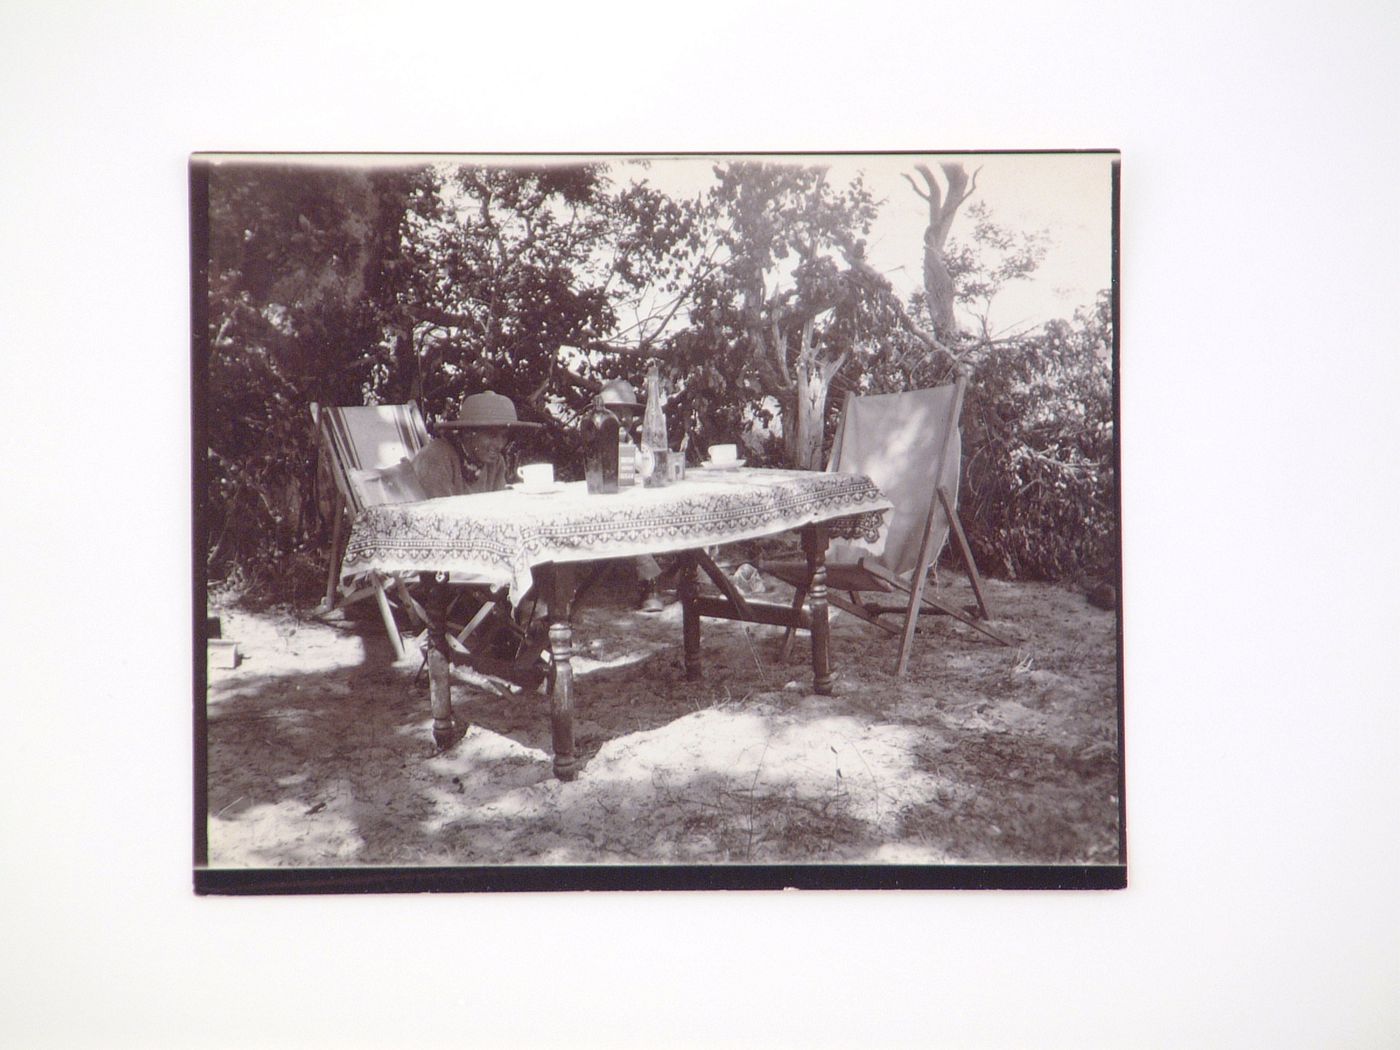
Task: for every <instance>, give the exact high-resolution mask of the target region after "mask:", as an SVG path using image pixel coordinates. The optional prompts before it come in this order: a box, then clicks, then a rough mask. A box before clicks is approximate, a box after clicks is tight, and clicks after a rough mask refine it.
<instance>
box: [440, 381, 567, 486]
mask: <svg viewBox="0 0 1400 1050" xmlns="http://www.w3.org/2000/svg"><path fill="white" fill-rule="evenodd" d="M539 426H540V424H538V423H522V422H521V421H520V420H519V419H518V418H516V415H515V405H514V404H512V403H511V400H510V398H508V397H505V396H503V395H501V394H497V393H495V392H494V391H491V390H486V391H483V392H482V393H480V394H472V395H471V396H469V397H465V398H463V399H462V404H461V407H460V408H459V409H458V411H457V418H456V419H444V420H443V421H442V422H440V423H438V425H437V429H438V436H437V437H435V438H433V439H432V440H431V441H429V442H428V443H427V445H425V446H424V447H423V449H422V451H420V452H419V453H418V455H416V456H414V457H413V472H414V473H415V474H417V475H418V480H419V481H420V482H421V483H422V485H423V491H425V492H426V493H427V494H428V496H429V498H435V497H438V496H463V495H467V494H468V493H474V492H498V491H500V490H501V489H503V488H505V487H506V482H507V480H508V475H507V473H506V461H505V458H504V457H503V456H502V455H501V450H502V449H504V448H505V447H506V442H507V441H509V440H510V437H511V432H512V431H516V432H519V431H522V430H532V429H537V428H538V427H539Z"/></svg>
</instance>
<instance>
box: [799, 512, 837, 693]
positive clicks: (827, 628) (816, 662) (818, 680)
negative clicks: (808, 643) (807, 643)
mask: <svg viewBox="0 0 1400 1050" xmlns="http://www.w3.org/2000/svg"><path fill="white" fill-rule="evenodd" d="M826 544H827V531H826V529H825V528H823V527H822V526H820V525H811V526H808V527H807V528H805V529H803V530H802V551H803V553H804V554H806V555H807V568H808V570H809V571H810V573H811V577H812V584H811V588H810V589H809V590H808V592H807V607H808V609H809V610H810V612H811V616H812V684H813V688H814V689H815V691H816V692H818V693H819V694H821V695H822V696H830V695H831V625H830V623H829V622H828V619H827V605H826Z"/></svg>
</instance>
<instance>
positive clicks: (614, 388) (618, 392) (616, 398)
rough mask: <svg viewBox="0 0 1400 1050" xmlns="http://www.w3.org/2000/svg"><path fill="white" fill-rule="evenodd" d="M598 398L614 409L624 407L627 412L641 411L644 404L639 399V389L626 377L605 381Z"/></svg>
mask: <svg viewBox="0 0 1400 1050" xmlns="http://www.w3.org/2000/svg"><path fill="white" fill-rule="evenodd" d="M598 400H599V401H601V402H602V403H603V404H605V405H607V406H608V408H610V409H613V410H614V411H616V410H617V409H623V410H624V411H627V412H640V411H641V410H642V404H641V402H640V401H638V400H637V391H636V390H634V389H633V388H632V384H631V383H629V382H627V380H625V379H610V380H608V381H607V382H606V383H604V384H603V389H602V390H601V391H599V393H598Z"/></svg>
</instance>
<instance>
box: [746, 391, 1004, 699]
mask: <svg viewBox="0 0 1400 1050" xmlns="http://www.w3.org/2000/svg"><path fill="white" fill-rule="evenodd" d="M966 390H967V375H966V374H965V373H964V372H962V371H959V373H958V376H957V379H956V381H955V386H954V391H953V399H952V404H951V406H950V408H949V410H948V421H947V426H946V427H945V430H944V438H943V448H942V449H941V450H940V454H939V456H938V457H937V459H936V461H935V462H934V464H933V474H932V477H933V478H934V479H937V478H938V477H939V475H940V473H941V471H942V467H943V463H944V461H945V460H946V458H947V456H948V455H949V453H950V451H951V446H952V441H953V437H954V435H955V434H956V433H957V428H958V426H959V423H960V420H961V418H962V406H963V398H964V394H965V393H966ZM851 396H852V395H847V407H848V406H849V403H850V400H849V399H850V397H851ZM843 412H844V409H843ZM842 425H843V426H844V425H845V420H844V419H843V420H842ZM934 491H935V494H936V497H937V499H936V501H930V504H929V510H928V515H927V517H926V518H925V520H924V525H923V533H922V538H921V540H920V544H919V554H918V561H917V562H916V565H915V568H914V571H913V573H912V574H911V575H910V577H909V579H908V580H905V579H903V578H902V577H901V576H900V575H898V574H897V573H894V572H892V571H891V570H890V569H888V568H886V567H885V566H884V565H882V564H880V563H879V562H877V561H874V560H873V559H871V558H861V559H860V561H859V562H857V563H855V564H851V565H840V564H830V563H828V564H827V565H826V573H827V580H826V582H827V587H828V591H827V601H828V602H830V603H831V604H832V605H834V606H835V607H836V608H838V609H841V610H843V611H845V612H848V613H850V614H852V615H853V616H858V617H860V618H861V619H862V620H865V621H866V622H867V623H872V624H874V625H875V626H876V627H879V628H880V629H881V630H883V631H886V632H887V633H889V634H892V635H896V636H898V637H899V638H900V643H899V656H898V659H897V661H896V664H895V675H896V676H903V675H904V674H905V672H906V671H907V669H908V666H909V655H910V651H911V649H912V648H913V642H914V634H915V632H916V631H917V630H918V620H919V614H920V613H921V612H927V613H942V614H946V615H948V616H952V617H954V618H956V619H958V620H961V621H962V622H963V623H965V624H967V625H968V626H970V627H972V628H974V629H975V630H977V631H980V632H981V633H982V634H984V635H986V636H987V637H988V638H991V639H992V640H993V641H995V642H996V643H997V644H999V645H1008V644H1010V643H1009V642H1007V640H1006V639H1005V638H1002V637H1001V636H1000V635H998V634H997V633H996V632H995V631H993V630H991V629H990V628H989V627H987V626H986V625H985V624H983V623H979V622H978V619H981V620H986V619H990V614H989V613H988V611H987V600H986V595H985V594H984V593H983V590H982V578H981V576H980V575H979V574H978V572H977V562H976V561H975V560H974V559H973V557H972V550H971V548H970V547H969V546H968V543H967V535H966V533H965V532H964V531H963V527H962V522H961V521H960V520H959V519H958V512H957V508H956V506H955V505H954V500H953V496H952V494H951V493H950V492H949V491H948V489H947V487H946V486H944V485H940V484H936V482H935V489H934ZM940 506H941V507H942V508H943V511H944V513H945V514H946V515H947V517H948V526H949V532H950V534H951V535H952V537H953V540H954V542H955V543H956V544H957V547H958V551H959V553H960V554H961V555H962V559H963V563H964V565H965V566H966V568H967V572H968V579H969V580H970V582H971V584H972V590H973V594H974V595H975V596H976V599H977V617H976V618H974V617H973V616H970V615H968V614H967V613H965V612H963V611H962V610H960V609H957V608H956V607H954V606H953V605H951V604H949V603H947V602H945V601H942V600H941V599H939V598H938V597H936V596H934V595H931V594H929V593H927V590H926V588H927V583H928V574H929V570H930V569H931V568H932V567H933V564H934V561H935V559H936V558H937V557H938V553H939V550H940V549H941V547H942V543H941V542H939V543H938V544H937V545H936V544H935V533H936V530H935V528H934V519H935V517H936V516H937V510H938V507H940ZM758 568H759V569H761V570H762V571H764V572H767V573H769V574H770V575H773V576H776V577H777V578H779V579H781V580H783V581H784V582H786V583H789V584H791V585H792V586H793V588H794V595H793V603H792V608H793V610H794V611H797V610H799V609H800V608H801V606H802V604H803V602H804V601H805V600H806V597H807V592H808V590H809V589H810V586H811V573H810V570H804V568H803V567H802V566H799V565H796V564H784V563H772V562H770V563H764V564H760V565H759V566H758ZM841 591H844V592H846V597H842V595H841V594H840V593H839V592H841ZM862 591H865V592H877V593H882V594H886V595H890V596H891V597H892V598H893V599H895V604H883V605H882V604H878V603H876V602H862V601H861V600H860V598H859V597H858V593H859V592H862ZM890 614H902V619H903V624H902V626H901V627H896V626H895V625H894V624H892V623H889V622H887V621H886V620H883V619H881V617H882V616H886V615H890ZM793 634H794V628H792V627H789V628H788V630H787V632H786V633H785V634H784V636H783V641H782V644H781V646H780V648H779V659H783V660H785V659H786V658H787V654H788V651H789V648H790V647H791V645H792V638H793Z"/></svg>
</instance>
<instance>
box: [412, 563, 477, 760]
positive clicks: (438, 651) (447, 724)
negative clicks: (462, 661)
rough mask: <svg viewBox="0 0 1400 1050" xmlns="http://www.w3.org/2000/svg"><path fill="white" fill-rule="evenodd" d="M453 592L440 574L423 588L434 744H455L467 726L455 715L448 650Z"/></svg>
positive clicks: (449, 745)
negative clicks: (459, 725)
mask: <svg viewBox="0 0 1400 1050" xmlns="http://www.w3.org/2000/svg"><path fill="white" fill-rule="evenodd" d="M449 598H450V592H449V591H448V588H447V583H446V578H445V577H444V576H443V575H442V574H441V573H439V574H438V576H437V578H436V579H435V580H432V581H430V582H428V583H427V584H426V585H425V586H424V587H423V601H422V605H423V611H424V612H425V613H427V614H428V699H429V702H430V703H431V704H432V709H433V743H435V744H437V746H438V747H440V748H447V747H451V746H452V745H453V744H455V743H456V742H457V741H458V740H460V739H461V738H462V736H463V734H464V733H465V732H466V730H467V727H466V726H465V725H463V726H462V727H461V728H460V729H459V728H458V726H457V722H456V719H454V718H453V717H452V661H451V660H450V659H449V658H448V650H447V606H448V602H449Z"/></svg>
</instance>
